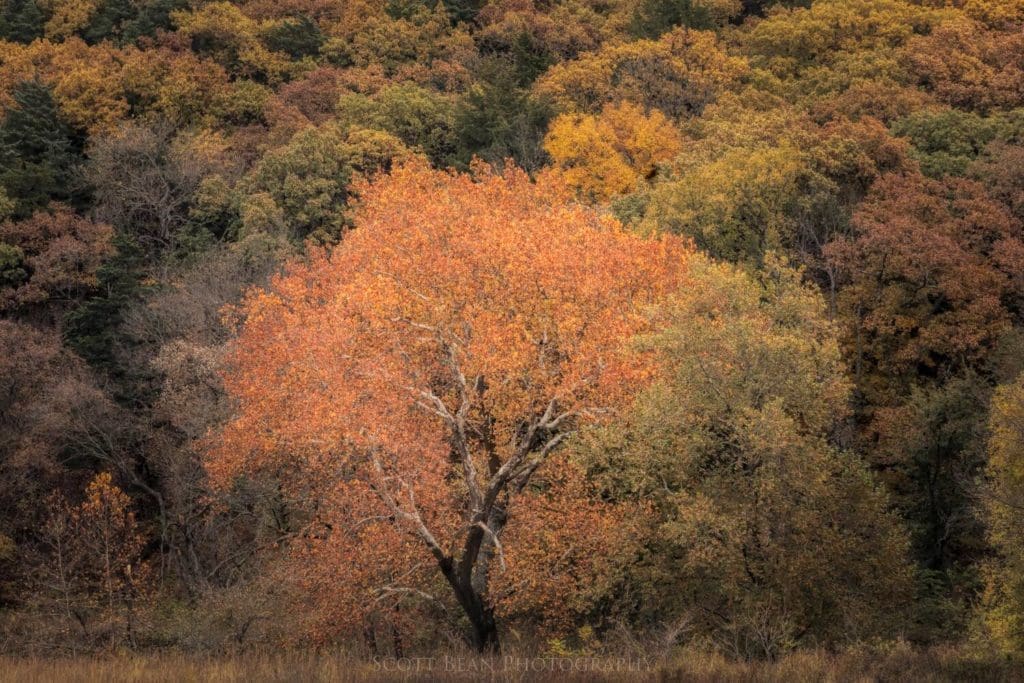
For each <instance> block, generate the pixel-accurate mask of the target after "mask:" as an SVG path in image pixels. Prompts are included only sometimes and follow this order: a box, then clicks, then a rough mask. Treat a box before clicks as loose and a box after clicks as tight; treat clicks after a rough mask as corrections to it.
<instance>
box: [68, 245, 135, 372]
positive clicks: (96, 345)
mask: <svg viewBox="0 0 1024 683" xmlns="http://www.w3.org/2000/svg"><path fill="white" fill-rule="evenodd" d="M115 245H116V247H117V254H115V255H114V256H113V257H112V258H111V259H109V260H108V261H107V262H106V263H104V264H103V265H102V266H100V268H99V270H97V272H96V275H97V278H98V279H99V290H100V293H99V294H98V295H97V296H95V297H93V298H92V299H90V300H88V301H86V302H85V303H84V304H82V305H81V306H79V307H78V308H76V309H74V310H73V311H71V312H70V313H69V314H68V316H67V318H66V319H65V327H64V338H65V341H66V342H67V345H68V346H70V347H71V348H72V349H74V351H75V352H76V353H77V354H78V355H79V356H81V357H82V358H84V359H85V360H86V361H87V362H88V363H89V364H90V365H92V366H93V367H96V368H101V369H104V370H106V371H108V372H109V373H110V374H111V376H112V377H114V378H115V379H124V373H125V369H126V368H125V367H124V366H123V365H119V364H118V362H117V352H116V349H117V347H118V342H119V328H120V327H121V323H122V317H123V314H124V311H125V309H126V307H127V306H128V305H129V304H130V303H132V302H134V301H137V300H138V299H139V298H140V297H141V296H142V295H143V293H144V292H143V290H144V285H143V284H142V278H143V265H144V261H143V255H142V252H141V251H140V249H139V248H138V246H137V245H136V244H135V242H134V240H132V239H130V238H127V237H125V236H123V235H122V236H118V237H117V238H115Z"/></svg>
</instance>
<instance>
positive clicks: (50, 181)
mask: <svg viewBox="0 0 1024 683" xmlns="http://www.w3.org/2000/svg"><path fill="white" fill-rule="evenodd" d="M13 98H14V106H13V107H12V108H10V109H8V110H7V113H6V116H5V117H4V120H3V123H2V124H0V184H2V185H3V187H4V188H5V189H6V192H7V194H8V196H10V198H11V199H13V200H15V202H16V206H15V210H14V215H15V216H16V217H18V218H27V217H28V216H29V215H31V214H32V212H33V211H35V210H36V209H41V208H43V207H44V206H46V204H47V203H49V201H50V200H51V199H56V200H58V201H68V200H70V199H72V198H73V197H74V193H73V192H72V187H73V181H72V170H73V169H74V166H75V164H76V161H77V159H76V155H75V153H74V147H73V141H72V137H71V131H70V129H69V128H68V127H67V125H66V124H65V123H64V122H63V120H62V118H61V116H60V114H59V113H58V111H57V105H56V103H55V102H54V100H53V95H52V93H51V91H50V89H49V88H48V87H46V86H45V85H43V84H42V83H40V82H39V81H25V82H22V83H20V84H19V85H17V86H16V87H15V89H14V93H13Z"/></svg>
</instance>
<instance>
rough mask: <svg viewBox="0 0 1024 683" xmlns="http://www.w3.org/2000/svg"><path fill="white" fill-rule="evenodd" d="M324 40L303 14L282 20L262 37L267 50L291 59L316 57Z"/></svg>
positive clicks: (314, 23) (315, 26) (313, 22)
mask: <svg viewBox="0 0 1024 683" xmlns="http://www.w3.org/2000/svg"><path fill="white" fill-rule="evenodd" d="M325 40H326V38H325V37H324V34H323V32H322V31H320V27H319V26H317V24H316V22H315V21H313V20H312V19H310V18H309V17H308V16H306V15H305V14H301V15H298V16H294V17H288V18H286V19H283V20H281V21H280V22H279V23H277V24H276V25H274V26H273V27H271V28H270V29H269V30H267V31H266V32H265V33H264V35H263V42H264V43H266V45H267V47H268V48H270V49H271V50H274V51H276V52H283V53H285V54H287V55H288V56H289V57H291V58H292V59H303V58H305V57H315V56H317V55H318V54H319V53H320V47H321V46H322V45H323V44H324V41H325Z"/></svg>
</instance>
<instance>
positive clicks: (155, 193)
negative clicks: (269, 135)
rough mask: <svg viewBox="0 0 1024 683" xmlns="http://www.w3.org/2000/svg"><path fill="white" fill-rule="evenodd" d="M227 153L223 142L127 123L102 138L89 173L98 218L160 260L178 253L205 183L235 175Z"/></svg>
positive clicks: (96, 142) (166, 127) (91, 154)
mask: <svg viewBox="0 0 1024 683" xmlns="http://www.w3.org/2000/svg"><path fill="white" fill-rule="evenodd" d="M226 148H227V143H226V142H225V141H224V140H223V139H222V138H221V137H220V136H217V135H215V134H205V135H203V134H199V135H194V136H190V135H187V134H186V135H179V136H175V135H174V131H173V129H172V128H171V127H170V126H169V125H167V124H164V125H154V126H146V125H141V124H136V123H126V124H123V125H122V126H120V127H119V128H118V129H117V130H116V131H112V132H111V133H109V134H107V135H104V136H97V137H96V138H94V139H93V141H92V143H91V145H90V147H89V162H88V164H87V165H86V168H85V175H86V177H87V178H88V180H89V182H90V183H91V184H92V186H93V192H94V195H95V205H96V209H95V210H96V214H97V215H98V216H99V217H100V218H102V219H103V220H104V221H106V222H108V223H110V224H111V225H113V226H114V227H115V228H117V229H118V231H119V232H120V233H121V235H123V236H124V237H125V238H126V239H128V240H132V241H135V242H137V243H138V245H139V246H140V247H141V248H142V250H143V252H144V253H145V254H146V255H147V256H148V257H150V258H152V259H154V260H155V259H157V258H159V257H160V256H162V255H164V254H166V253H168V252H171V251H173V250H174V249H175V248H176V247H177V246H178V244H179V241H180V239H181V235H180V233H181V231H182V229H183V227H184V226H185V223H186V221H187V220H188V217H189V210H190V208H191V203H192V199H193V196H194V195H195V193H196V192H197V190H198V188H199V185H200V182H201V181H202V180H203V179H204V178H206V177H208V176H213V175H218V174H224V175H230V172H229V171H230V164H229V162H228V160H227V153H226V151H227V150H226Z"/></svg>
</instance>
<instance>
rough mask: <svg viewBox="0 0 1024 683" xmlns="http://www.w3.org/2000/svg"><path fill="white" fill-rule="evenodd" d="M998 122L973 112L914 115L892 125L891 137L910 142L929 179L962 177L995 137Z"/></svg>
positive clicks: (915, 156)
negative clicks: (895, 136) (901, 138)
mask: <svg viewBox="0 0 1024 683" xmlns="http://www.w3.org/2000/svg"><path fill="white" fill-rule="evenodd" d="M998 124H999V122H998V120H996V119H993V118H984V117H981V116H979V115H978V114H974V113H972V112H966V111H960V110H958V109H945V110H940V111H937V112H932V111H923V112H915V113H913V114H911V115H910V116H907V117H905V118H903V119H900V120H899V121H896V122H895V123H894V124H893V125H892V132H893V134H894V135H898V136H900V137H905V138H909V140H910V143H911V144H912V145H913V146H914V154H913V156H914V158H916V159H917V160H918V161H919V162H920V163H921V171H922V172H923V173H924V174H925V175H927V176H931V177H932V178H941V177H942V176H945V175H963V174H964V171H966V170H967V166H968V165H969V164H970V163H971V161H973V160H974V158H975V157H977V156H978V154H979V153H981V151H982V150H983V149H984V148H985V145H987V144H988V143H989V142H991V141H992V140H993V139H994V138H995V137H996V135H997V133H998V129H999V125H998Z"/></svg>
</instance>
